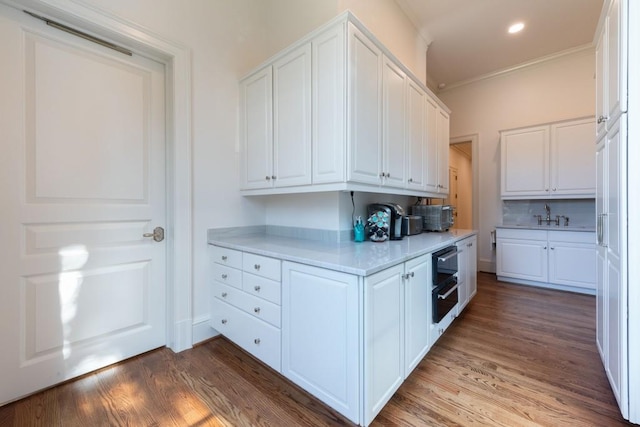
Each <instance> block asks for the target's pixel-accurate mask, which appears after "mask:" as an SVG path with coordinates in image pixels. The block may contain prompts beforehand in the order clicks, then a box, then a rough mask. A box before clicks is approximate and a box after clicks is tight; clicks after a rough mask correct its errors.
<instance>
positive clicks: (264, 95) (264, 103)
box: [240, 66, 273, 189]
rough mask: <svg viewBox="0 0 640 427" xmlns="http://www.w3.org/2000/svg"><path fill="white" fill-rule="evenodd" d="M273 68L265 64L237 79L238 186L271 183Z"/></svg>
mask: <svg viewBox="0 0 640 427" xmlns="http://www.w3.org/2000/svg"><path fill="white" fill-rule="evenodd" d="M272 76H273V71H272V68H271V66H269V67H265V68H263V69H261V70H259V71H257V72H255V73H254V74H252V75H251V76H249V77H247V78H246V79H244V80H242V81H241V82H240V111H241V114H242V115H241V117H240V123H241V127H240V140H241V142H242V144H241V147H240V150H241V153H242V156H241V159H240V173H241V184H240V185H241V188H242V189H251V188H268V187H271V175H272V174H273V113H272V112H273V109H272V106H273V91H272V85H273V78H272Z"/></svg>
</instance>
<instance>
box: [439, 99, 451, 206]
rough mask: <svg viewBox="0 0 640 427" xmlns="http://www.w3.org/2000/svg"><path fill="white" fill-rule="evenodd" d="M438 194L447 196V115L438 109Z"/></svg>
mask: <svg viewBox="0 0 640 427" xmlns="http://www.w3.org/2000/svg"><path fill="white" fill-rule="evenodd" d="M437 121H438V125H437V127H436V133H437V137H436V139H437V140H438V193H440V194H449V114H448V113H447V112H446V111H443V110H441V109H438V119H437Z"/></svg>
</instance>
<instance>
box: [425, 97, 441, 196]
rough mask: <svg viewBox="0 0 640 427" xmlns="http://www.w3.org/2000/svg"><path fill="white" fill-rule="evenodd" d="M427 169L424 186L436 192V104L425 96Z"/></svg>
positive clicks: (437, 109)
mask: <svg viewBox="0 0 640 427" xmlns="http://www.w3.org/2000/svg"><path fill="white" fill-rule="evenodd" d="M426 108H427V112H426V113H427V114H426V116H427V142H426V143H427V170H426V188H427V191H428V192H431V193H437V192H438V111H439V108H438V104H436V102H435V101H434V100H433V99H432V98H431V97H427V104H426Z"/></svg>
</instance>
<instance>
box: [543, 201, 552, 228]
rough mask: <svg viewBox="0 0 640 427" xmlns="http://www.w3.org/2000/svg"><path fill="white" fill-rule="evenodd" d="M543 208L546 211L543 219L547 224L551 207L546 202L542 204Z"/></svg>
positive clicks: (549, 220)
mask: <svg viewBox="0 0 640 427" xmlns="http://www.w3.org/2000/svg"><path fill="white" fill-rule="evenodd" d="M544 210H545V211H546V212H547V217H546V218H545V221H547V224H549V223H550V222H551V208H550V207H549V205H548V204H546V203H545V204H544Z"/></svg>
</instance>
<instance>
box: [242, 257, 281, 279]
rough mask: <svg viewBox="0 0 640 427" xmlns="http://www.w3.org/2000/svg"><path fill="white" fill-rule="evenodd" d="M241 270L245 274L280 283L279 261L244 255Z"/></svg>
mask: <svg viewBox="0 0 640 427" xmlns="http://www.w3.org/2000/svg"><path fill="white" fill-rule="evenodd" d="M242 269H243V270H244V271H246V272H247V273H253V274H255V275H257V276H262V277H266V278H267V279H271V280H275V281H276V282H279V281H280V260H279V259H275V258H269V257H266V256H262V255H255V254H248V253H246V252H245V253H244V254H243V256H242Z"/></svg>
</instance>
